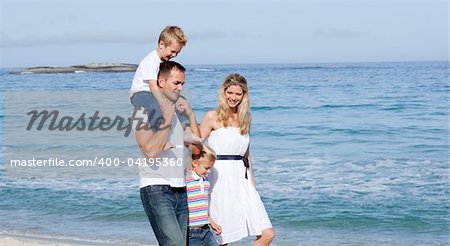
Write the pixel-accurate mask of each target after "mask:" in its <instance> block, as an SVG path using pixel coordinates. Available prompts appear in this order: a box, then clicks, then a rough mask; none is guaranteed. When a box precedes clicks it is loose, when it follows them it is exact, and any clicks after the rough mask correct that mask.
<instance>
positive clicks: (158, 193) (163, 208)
mask: <svg viewBox="0 0 450 246" xmlns="http://www.w3.org/2000/svg"><path fill="white" fill-rule="evenodd" d="M140 195H141V201H142V205H143V206H144V210H145V213H146V214H147V217H148V220H149V221H150V225H151V226H152V229H153V232H154V233H155V236H156V239H157V240H158V243H159V245H163V246H166V245H170V246H184V245H186V236H187V227H188V206H187V193H186V188H185V187H182V188H173V187H170V186H169V185H149V186H146V187H142V188H141V189H140Z"/></svg>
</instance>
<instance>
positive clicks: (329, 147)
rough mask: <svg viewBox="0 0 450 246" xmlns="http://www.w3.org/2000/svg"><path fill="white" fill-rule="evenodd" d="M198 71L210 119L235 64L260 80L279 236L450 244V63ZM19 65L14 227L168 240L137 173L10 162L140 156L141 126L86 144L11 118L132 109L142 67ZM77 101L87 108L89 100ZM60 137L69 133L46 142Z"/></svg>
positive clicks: (255, 112)
mask: <svg viewBox="0 0 450 246" xmlns="http://www.w3.org/2000/svg"><path fill="white" fill-rule="evenodd" d="M186 68H187V71H186V84H185V91H187V92H188V93H189V97H190V100H191V104H192V107H193V110H194V112H195V113H196V116H197V120H198V122H200V121H201V119H202V118H203V115H204V114H205V112H206V111H208V110H211V109H213V108H215V107H216V105H217V92H218V89H219V87H220V85H221V84H222V82H223V80H224V78H225V77H226V76H227V75H228V74H230V73H239V74H241V75H243V76H245V77H246V79H247V81H248V84H249V93H250V105H251V113H252V119H253V122H252V127H251V144H250V151H251V156H252V159H253V166H254V167H253V168H254V175H255V180H256V188H257V190H258V191H259V193H260V196H261V198H262V200H263V202H264V205H265V207H266V209H267V212H268V214H269V217H270V219H271V221H272V224H273V227H274V230H275V233H276V238H275V240H274V241H273V245H321V246H322V245H355V246H357V245H358V246H359V245H377V246H378V245H449V244H450V239H449V233H450V196H449V181H450V180H449V174H450V172H449V170H450V169H449V95H450V94H449V92H450V84H449V68H450V67H449V64H448V62H446V61H442V62H372V63H298V64H244V65H240V64H231V65H230V64H229V65H186ZM18 69H20V68H2V69H0V89H1V94H0V97H1V101H0V105H1V106H0V125H1V126H2V127H1V128H0V139H1V141H2V147H1V148H2V152H1V156H0V157H1V159H0V160H1V162H0V234H8V235H19V236H39V237H44V238H45V237H47V238H60V239H70V240H72V239H73V240H83V241H85V242H90V243H104V244H111V245H155V244H156V240H155V237H154V234H153V232H152V231H151V228H150V224H149V222H148V220H147V217H146V215H145V213H144V210H143V207H142V205H141V201H140V197H139V186H138V176H137V175H133V174H131V175H123V176H108V175H105V176H102V175H99V176H90V175H85V174H84V173H79V174H78V173H77V172H78V171H77V170H75V171H74V170H72V171H71V172H70V174H74V175H67V173H65V174H66V175H62V174H56V175H54V176H45V175H44V176H42V175H41V176H39V175H36V173H34V172H26V171H25V169H27V168H26V167H22V168H20V170H19V173H17V172H16V171H17V169H14V170H13V168H11V166H10V165H11V163H10V162H9V158H11V156H12V157H14V154H17V153H18V152H21V153H22V152H23V153H28V154H31V155H28V157H30V156H32V155H33V154H36V155H37V156H41V157H42V156H43V155H44V154H45V153H49V152H51V153H53V154H55V155H58V154H63V153H64V154H66V155H65V157H67V156H71V153H74V155H76V156H77V158H79V157H80V156H82V155H81V154H80V153H90V154H92V152H95V153H99V154H100V153H102V154H104V153H107V152H102V150H104V149H105V146H107V147H106V148H108V149H110V150H112V152H108V153H109V155H110V156H109V157H114V158H122V157H123V155H121V154H120V153H122V152H123V153H127V154H131V155H133V156H139V150H138V147H137V146H136V144H135V142H134V140H133V133H131V134H130V136H129V137H128V138H125V137H124V135H125V134H123V132H121V133H120V134H116V133H117V131H115V133H114V134H112V135H114V137H112V136H110V135H111V134H110V135H108V137H105V136H103V134H109V133H110V132H112V131H113V130H114V129H113V130H110V131H108V130H104V131H98V130H97V131H96V130H92V131H89V130H86V129H85V132H82V131H79V133H80V134H82V133H83V134H94V135H95V137H92V138H91V140H88V141H86V140H82V141H78V140H80V139H81V138H82V137H84V135H83V136H81V135H80V137H79V138H80V139H77V133H78V132H74V133H73V135H71V136H70V138H68V139H64V137H63V138H62V139H61V138H58V136H56V135H58V134H59V132H58V130H53V131H50V130H49V129H47V128H45V126H46V125H44V129H41V130H40V131H37V130H34V132H36V134H37V135H36V138H35V137H33V136H32V135H27V134H31V132H32V131H33V129H32V130H31V131H29V130H26V129H25V127H24V124H21V123H17V124H10V123H9V122H10V119H12V118H13V117H16V116H17V115H16V116H14V112H16V107H17V105H22V106H24V107H26V106H30V107H31V106H33V107H35V108H39V105H41V104H42V105H44V102H46V103H47V104H45V105H47V106H48V105H49V104H48V103H51V105H52V106H53V107H52V108H53V109H61V110H63V109H65V108H67V107H69V106H70V104H71V103H68V102H72V103H74V104H77V103H80V105H81V106H80V107H79V108H82V109H84V111H83V113H86V118H85V119H87V117H88V115H92V113H93V112H95V111H99V112H100V114H101V113H102V112H103V111H102V110H103V108H102V107H104V106H103V102H107V103H106V104H107V105H108V107H109V109H110V110H111V109H112V110H113V111H114V110H116V111H117V112H118V114H119V112H120V114H122V113H123V112H125V114H124V116H125V117H127V116H128V115H129V114H128V113H129V112H130V111H131V105H130V103H129V99H128V95H127V90H128V89H129V87H130V85H131V81H132V79H133V75H134V73H133V72H124V73H103V72H81V71H80V72H77V73H65V74H11V73H10V72H12V71H16V70H18ZM53 95H55V96H53ZM86 95H88V96H86ZM96 95H98V96H96ZM100 95H103V96H105V95H111V96H107V97H105V99H104V98H103V97H101V96H100ZM67 100H69V101H67ZM81 103H82V104H81ZM82 105H94V106H95V107H87V106H86V107H83V106H82ZM105 108H106V107H105ZM41 109H42V108H41ZM17 110H18V109H17ZM71 112H72V113H74V115H75V116H76V117H78V116H79V114H77V113H80V112H81V111H80V112H78V111H76V110H75V111H73V110H72V111H71ZM21 115H22V117H25V119H27V117H28V119H29V117H30V116H29V115H25V114H21ZM69 115H70V114H69ZM77 115H78V116H77ZM75 116H74V117H75ZM17 117H19V116H17ZM8 118H10V119H8ZM16 122H17V121H16ZM33 127H36V126H33ZM73 131H75V130H72V132H73ZM46 134H47V135H51V136H55V137H56V138H57V141H56V140H55V141H53V140H52V141H53V142H48V141H47V142H46V141H45V140H39V141H37V140H36V139H38V138H39V139H41V137H42V135H46ZM61 134H62V133H61ZM83 139H84V138H83ZM125 139H126V140H125ZM23 140H25V141H23ZM114 140H115V142H114ZM77 141H78V142H77ZM121 142H123V144H120V143H121ZM71 143H76V144H71ZM92 150H94V151H92ZM38 152H39V153H38ZM115 155H117V156H115ZM86 156H90V155H88V154H86ZM50 157H51V156H49V157H48V158H50ZM103 157H108V156H103ZM61 158H64V157H61ZM112 162H113V165H114V160H113V161H112ZM119 164H120V163H119ZM110 167H111V168H112V165H110ZM111 168H110V169H111ZM133 168H135V167H133ZM41 169H42V168H41ZM84 170H85V171H86V170H88V171H87V172H88V173H89V172H90V173H93V172H94V171H90V169H89V168H86V169H84ZM104 170H105V172H106V168H105V169H104ZM108 170H109V169H108ZM21 171H23V173H20V172H21ZM95 172H98V170H96V171H95ZM100 173H103V172H102V171H100ZM116 173H117V172H116ZM253 240H254V237H248V238H245V239H243V240H241V241H238V242H235V243H232V244H231V245H251V243H252V241H253Z"/></svg>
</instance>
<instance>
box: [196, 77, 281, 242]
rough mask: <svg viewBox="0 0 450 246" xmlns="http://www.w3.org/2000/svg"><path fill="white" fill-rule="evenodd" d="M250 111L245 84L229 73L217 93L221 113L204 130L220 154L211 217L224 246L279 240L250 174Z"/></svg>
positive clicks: (209, 118)
mask: <svg viewBox="0 0 450 246" xmlns="http://www.w3.org/2000/svg"><path fill="white" fill-rule="evenodd" d="M249 108H250V103H249V95H248V87H247V81H246V79H245V78H244V77H243V76H241V75H239V74H230V75H228V76H227V77H226V78H225V81H224V82H223V84H222V87H221V88H220V90H219V96H218V106H217V108H216V109H215V110H211V111H208V112H207V113H206V114H205V116H204V118H203V120H202V123H201V125H200V131H201V135H202V137H203V138H205V139H208V144H209V145H210V146H211V147H212V148H213V149H214V151H215V152H216V153H217V160H216V162H215V164H214V167H213V168H212V169H211V173H210V174H209V180H210V183H211V195H210V216H211V218H212V219H213V220H215V221H216V223H217V224H219V225H220V226H221V227H222V233H221V234H220V235H217V237H216V238H217V240H218V242H219V244H221V245H226V244H228V243H231V242H235V241H238V240H240V239H242V238H244V237H246V236H248V235H249V234H250V235H256V240H255V242H254V245H269V244H270V243H271V242H272V240H273V238H274V237H275V233H274V230H273V228H272V224H271V222H270V219H269V217H268V216H267V212H266V209H265V208H264V205H263V203H262V201H261V198H260V197H259V194H258V192H257V191H256V189H255V182H254V179H253V175H252V162H251V159H250V151H249V143H250V138H249V131H250V124H251V116H250V112H249ZM247 160H248V161H247Z"/></svg>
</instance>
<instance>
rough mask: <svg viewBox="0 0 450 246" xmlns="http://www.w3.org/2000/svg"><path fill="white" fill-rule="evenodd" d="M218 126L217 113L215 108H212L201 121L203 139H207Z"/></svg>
mask: <svg viewBox="0 0 450 246" xmlns="http://www.w3.org/2000/svg"><path fill="white" fill-rule="evenodd" d="M216 128H217V113H216V111H215V110H210V111H208V112H206V114H205V116H203V119H202V122H201V123H200V134H201V136H202V139H203V141H205V140H206V139H207V138H208V137H209V134H211V131H213V130H214V129H216Z"/></svg>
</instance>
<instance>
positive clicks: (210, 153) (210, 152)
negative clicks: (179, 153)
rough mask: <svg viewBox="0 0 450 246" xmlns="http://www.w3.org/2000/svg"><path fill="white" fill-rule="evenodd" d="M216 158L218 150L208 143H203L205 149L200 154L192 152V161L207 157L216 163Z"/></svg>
mask: <svg viewBox="0 0 450 246" xmlns="http://www.w3.org/2000/svg"><path fill="white" fill-rule="evenodd" d="M216 158H217V156H216V152H215V151H214V150H213V149H212V148H211V147H209V146H208V145H203V149H202V151H201V152H200V154H198V155H194V154H192V161H195V160H200V159H206V160H207V161H208V162H212V163H214V162H215V161H216Z"/></svg>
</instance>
